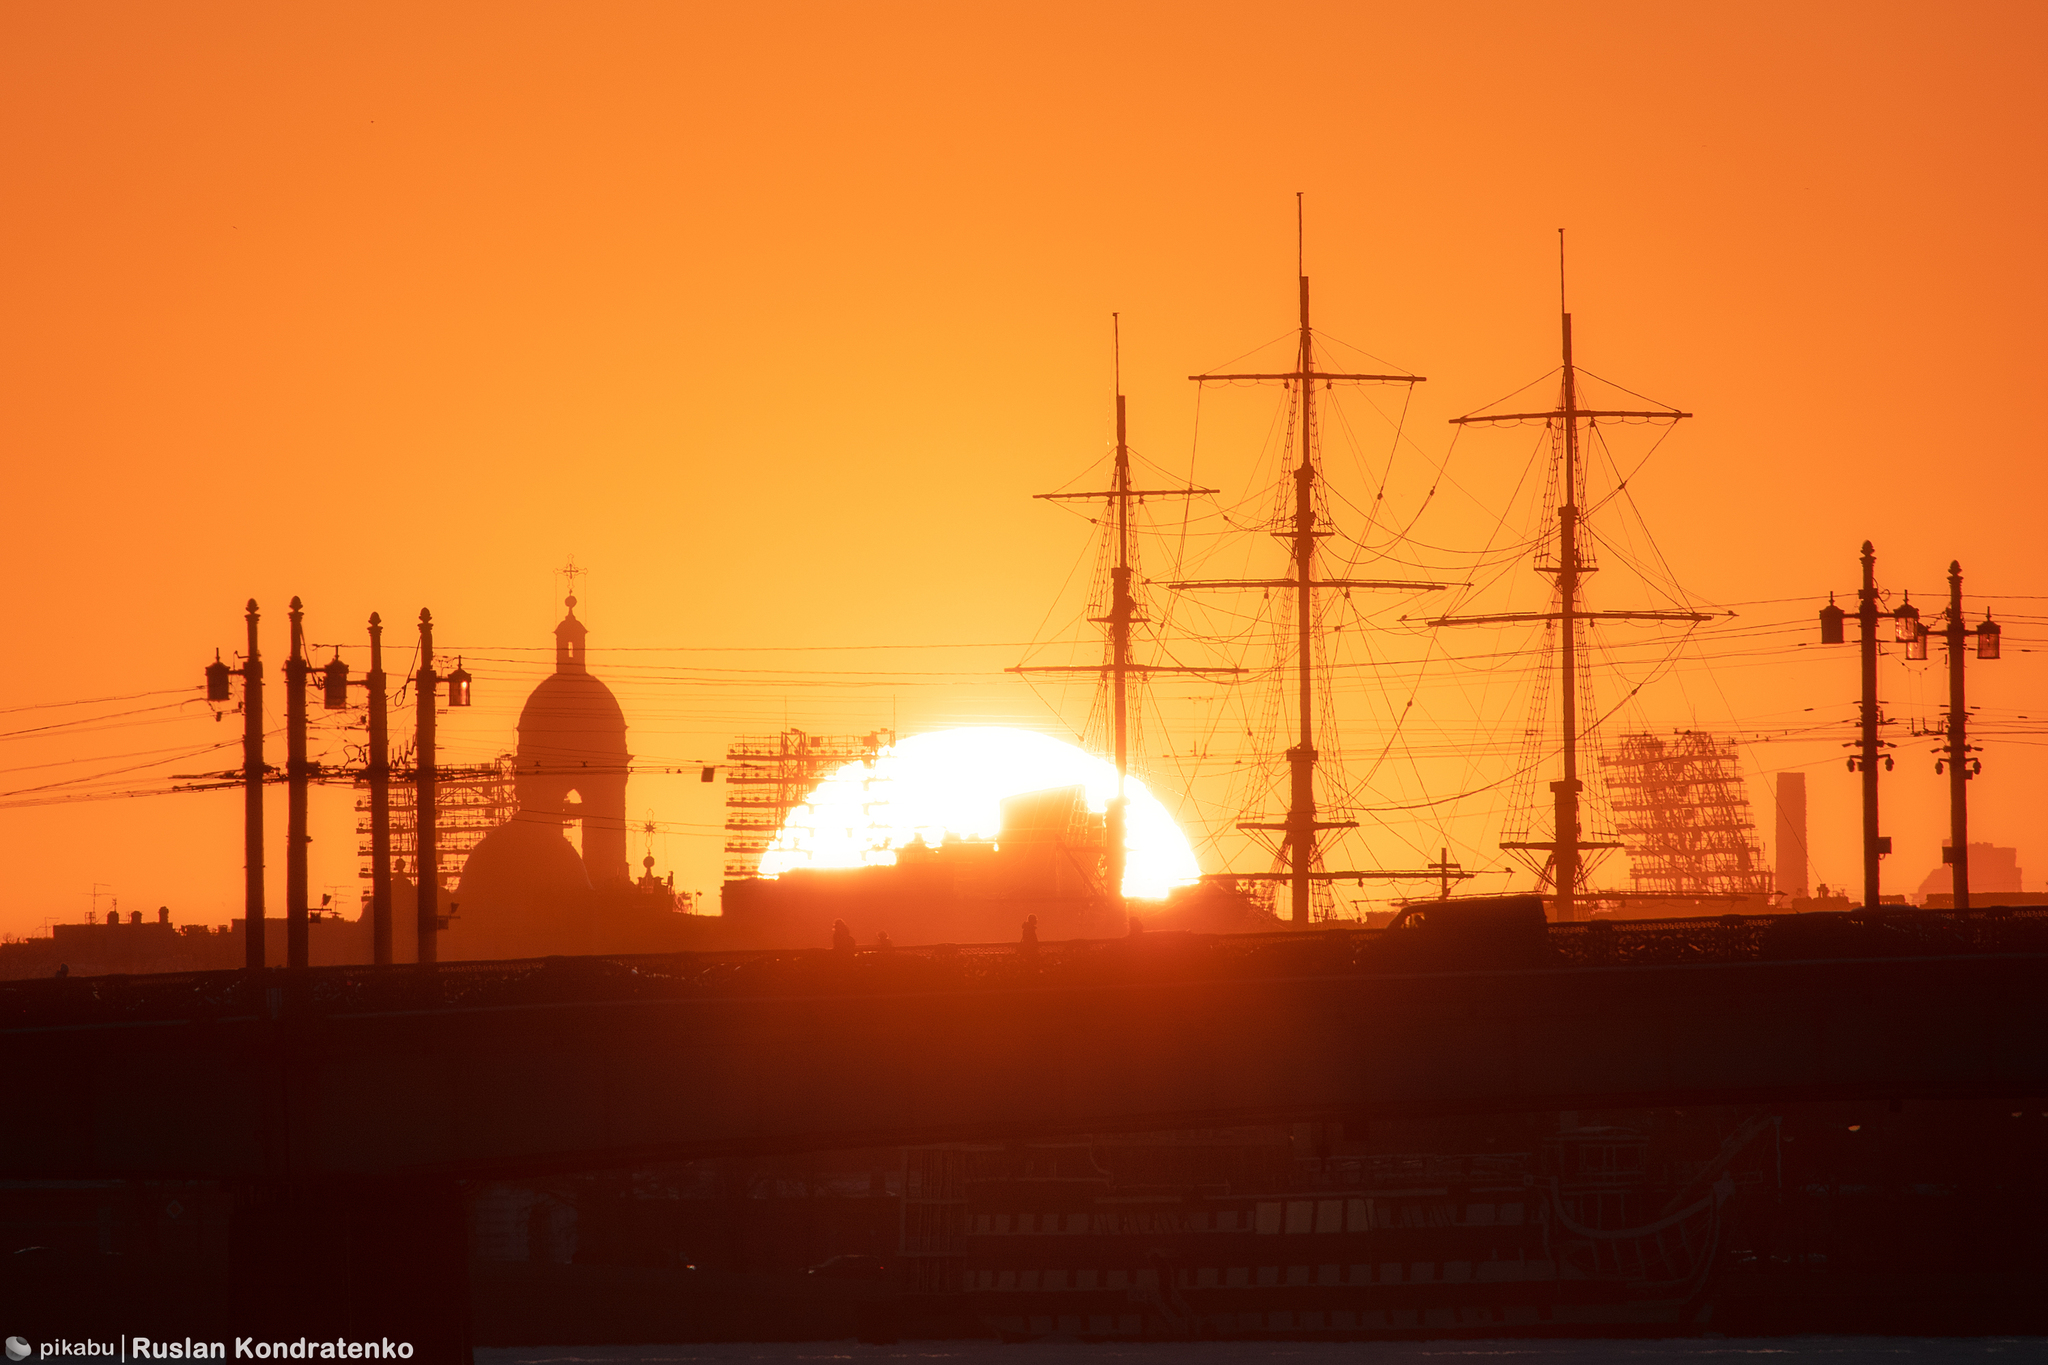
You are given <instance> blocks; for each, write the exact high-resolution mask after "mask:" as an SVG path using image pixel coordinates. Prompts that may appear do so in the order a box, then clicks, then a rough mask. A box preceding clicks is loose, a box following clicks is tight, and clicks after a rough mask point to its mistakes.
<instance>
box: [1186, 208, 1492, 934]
mask: <svg viewBox="0 0 2048 1365" xmlns="http://www.w3.org/2000/svg"><path fill="white" fill-rule="evenodd" d="M1296 257H1297V266H1296V283H1297V289H1298V324H1297V327H1296V329H1295V339H1294V345H1293V363H1292V365H1291V366H1290V367H1289V368H1286V369H1283V370H1268V371H1245V372H1235V371H1231V372H1223V371H1218V372H1210V373H1205V374H1197V375H1191V376H1189V378H1190V379H1192V380H1193V381H1194V382H1195V383H1196V384H1200V385H1207V384H1234V383H1251V384H1278V385H1280V386H1282V387H1283V389H1284V390H1285V393H1286V410H1285V431H1286V436H1285V462H1286V470H1285V475H1284V478H1285V482H1286V487H1285V489H1284V491H1283V494H1282V500H1281V502H1280V504H1279V506H1278V509H1277V511H1276V515H1274V516H1273V517H1272V518H1271V520H1270V521H1268V523H1267V524H1266V525H1265V526H1264V527H1262V528H1261V529H1263V530H1265V531H1266V532H1268V533H1269V534H1271V535H1272V536H1273V537H1275V538H1276V539H1278V540H1280V541H1281V542H1282V543H1283V544H1284V545H1285V547H1286V553H1287V558H1286V563H1285V566H1284V568H1283V569H1282V570H1281V571H1279V572H1276V573H1274V574H1272V575H1270V576H1260V577H1242V578H1187V579H1181V580H1178V581H1175V582H1171V583H1169V584H1167V586H1168V587H1169V588H1171V589H1172V590H1174V591H1175V592H1180V593H1208V592H1213V591H1219V590H1222V591H1230V590H1258V591H1261V592H1263V593H1265V594H1267V596H1268V597H1270V596H1271V594H1273V593H1274V592H1279V593H1281V594H1283V596H1284V597H1285V598H1286V599H1287V600H1288V601H1289V605H1291V607H1292V612H1291V622H1290V623H1289V627H1288V629H1287V630H1286V631H1285V632H1284V634H1281V635H1280V637H1279V640H1278V644H1279V652H1280V660H1279V663H1278V670H1279V672H1280V674H1281V675H1282V676H1283V677H1284V678H1285V679H1286V681H1287V682H1288V683H1290V684H1291V687H1290V692H1291V706H1290V707H1289V710H1290V711H1291V713H1292V714H1291V724H1290V725H1289V727H1288V728H1289V729H1290V730H1291V732H1292V738H1293V741H1294V742H1293V743H1292V744H1291V745H1290V746H1289V747H1288V749H1287V750H1286V764H1287V780H1286V786H1285V790H1284V800H1285V804H1284V807H1283V808H1282V809H1281V810H1280V811H1279V812H1277V813H1276V812H1273V811H1271V810H1270V808H1268V809H1266V810H1254V811H1251V812H1248V815H1249V816H1250V818H1246V819H1242V820H1239V821H1237V822H1236V828H1237V829H1238V830H1240V831H1244V832H1246V833H1249V834H1252V835H1253V836H1254V837H1256V838H1259V839H1260V840H1261V841H1262V842H1263V843H1265V844H1266V846H1267V847H1268V848H1270V849H1271V851H1272V853H1273V857H1274V866H1273V870H1271V871H1269V872H1252V873H1247V874H1239V876H1240V879H1241V880H1251V881H1271V882H1276V883H1279V884H1280V885H1281V886H1283V887H1284V888H1285V890H1286V899H1285V905H1286V914H1285V916H1284V918H1285V919H1286V920H1287V922H1288V923H1290V924H1292V925H1294V926H1296V927H1302V926H1306V925H1308V924H1310V923H1311V922H1314V921H1316V920H1319V919H1324V918H1327V917H1328V916H1329V915H1330V913H1331V912H1332V910H1333V908H1334V898H1333V897H1332V896H1331V895H1330V893H1329V886H1330V884H1331V883H1333V882H1340V881H1356V882H1359V883H1363V882H1366V881H1403V880H1420V881H1436V882H1438V883H1440V884H1441V885H1443V886H1445V887H1446V888H1448V885H1449V883H1450V882H1451V881H1452V880H1457V879H1462V878H1463V877H1465V876H1467V875H1470V874H1467V873H1464V872H1463V871H1462V870H1456V869H1454V868H1452V867H1451V866H1450V864H1449V861H1448V855H1445V856H1444V858H1443V860H1442V861H1441V862H1440V863H1439V865H1438V866H1436V867H1432V868H1421V869H1394V868H1384V867H1374V868H1357V867H1354V868H1344V867H1342V866H1332V865H1331V860H1330V858H1329V853H1330V850H1331V848H1332V846H1333V844H1334V842H1335V841H1334V839H1333V838H1332V837H1331V836H1338V835H1339V832H1341V831H1345V830H1351V829H1356V828H1357V827H1358V821H1357V820H1355V819H1352V818H1348V816H1347V814H1346V813H1345V811H1344V809H1342V804H1343V803H1333V802H1332V801H1331V800H1330V799H1329V796H1328V791H1327V788H1328V785H1329V784H1328V782H1327V779H1325V780H1323V781H1320V782H1319V780H1318V770H1319V768H1320V769H1327V768H1328V766H1329V765H1330V763H1331V762H1332V760H1333V759H1334V758H1335V754H1334V753H1333V752H1330V750H1333V749H1334V748H1335V747H1336V740H1337V734H1338V729H1337V726H1336V724H1335V721H1334V717H1333V716H1332V715H1331V714H1330V711H1331V699H1330V696H1329V690H1328V686H1327V662H1328V661H1327V656H1326V654H1325V652H1324V648H1323V635H1324V631H1325V629H1326V626H1327V622H1326V620H1325V614H1326V608H1327V607H1328V606H1329V605H1330V604H1331V603H1332V602H1334V601H1336V600H1337V599H1339V598H1345V599H1348V598H1349V597H1350V595H1351V594H1352V593H1353V592H1373V593H1377V592H1388V593H1421V592H1436V591H1441V590H1444V589H1447V588H1451V587H1455V586H1459V585H1458V584H1455V583H1452V582H1439V581H1423V580H1415V579H1406V578H1378V577H1366V576H1354V574H1353V572H1352V571H1351V570H1350V569H1349V568H1348V567H1346V568H1339V569H1333V568H1332V567H1331V565H1330V563H1329V562H1328V561H1330V560H1331V559H1332V558H1334V557H1333V556H1330V555H1328V554H1326V553H1325V551H1324V550H1323V548H1322V542H1323V541H1324V540H1325V539H1326V538H1328V537H1330V536H1332V535H1334V534H1336V531H1335V529H1334V519H1333V516H1332V513H1331V506H1330V499H1329V496H1328V489H1327V480H1326V477H1325V474H1324V469H1323V451H1322V446H1323V431H1322V426H1321V423H1320V420H1319V414H1318V409H1317V402H1316V392H1317V386H1319V385H1320V386H1321V387H1322V389H1323V390H1324V392H1325V393H1328V391H1329V390H1330V389H1332V388H1333V387H1334V386H1335V385H1338V384H1344V385H1393V386H1399V387H1402V388H1412V387H1413V386H1414V385H1417V384H1420V383H1422V382H1424V377H1423V376H1422V375H1419V374H1410V373H1407V372H1405V371H1400V370H1398V369H1391V368H1390V369H1388V370H1386V371H1384V372H1360V371H1352V370H1346V369H1342V368H1339V367H1337V366H1333V365H1329V364H1327V363H1325V360H1324V357H1323V355H1322V354H1321V353H1320V351H1319V348H1318V335H1317V333H1316V330H1315V327H1314V325H1313V323H1312V321H1311V318H1310V311H1309V278H1308V275H1307V273H1306V264H1305V252H1304V251H1303V249H1302V232H1301V220H1300V198H1299V196H1297V198H1296ZM1278 794H1279V793H1260V794H1258V800H1259V801H1260V803H1261V804H1262V805H1263V804H1267V803H1269V802H1270V801H1271V800H1272V797H1273V796H1274V795H1278ZM1340 837H1341V836H1340Z"/></svg>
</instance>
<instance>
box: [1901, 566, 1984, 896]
mask: <svg viewBox="0 0 2048 1365" xmlns="http://www.w3.org/2000/svg"><path fill="white" fill-rule="evenodd" d="M1944 615H1945V628H1944V629H1943V631H1942V634H1943V636H1944V637H1945V643H1946V644H1947V645H1948V724H1947V726H1946V727H1945V728H1946V730H1947V738H1948V743H1947V744H1946V745H1944V746H1943V748H1942V749H1937V750H1935V752H1936V753H1942V752H1943V750H1946V755H1945V757H1942V758H1938V759H1936V760H1935V762H1934V771H1935V772H1936V773H1937V774H1939V773H1941V772H1942V771H1943V770H1944V769H1946V770H1947V772H1948V846H1949V854H1948V856H1949V863H1950V872H1951V877H1952V885H1953V887H1954V890H1955V902H1954V903H1955V908H1956V909H1958V910H1967V909H1969V908H1970V797H1969V787H1968V786H1967V783H1968V782H1969V780H1970V779H1971V778H1973V777H1975V776H1976V775H1977V774H1978V773H1979V772H1981V771H1983V766H1984V765H1983V764H1982V763H1981V762H1980V761H1979V760H1977V759H1974V758H1972V757H1970V754H1971V752H1972V746H1971V744H1970V742H1969V717H1970V708H1969V706H1968V705H1967V703H1966V702H1965V699H1964V693H1963V660H1964V659H1965V657H1967V649H1966V647H1967V645H1968V644H1969V639H1970V634H1971V632H1970V628H1969V626H1968V625H1966V624H1965V623H1964V621H1963V566H1962V562H1961V561H1960V560H1953V559H1952V560H1950V561H1949V565H1948V611H1947V612H1946V613H1945V614H1944ZM1926 634H1927V632H1926V631H1925V630H1922V631H1921V632H1920V635H1921V638H1922V640H1923V641H1924V640H1925V638H1926ZM1976 635H1977V657H1978V658H1980V659H1996V658H1997V657H1998V635H1999V631H1998V623H1997V622H1995V621H1993V620H1992V619H1991V613H1990V612H1989V611H1988V610H1987V611H1986V612H1985V613H1984V623H1983V624H1982V625H1980V626H1978V627H1977V630H1976ZM1919 657H1921V658H1923V659H1924V658H1926V657H1927V652H1926V646H1925V644H1924V643H1923V644H1922V646H1921V652H1920V656H1919Z"/></svg>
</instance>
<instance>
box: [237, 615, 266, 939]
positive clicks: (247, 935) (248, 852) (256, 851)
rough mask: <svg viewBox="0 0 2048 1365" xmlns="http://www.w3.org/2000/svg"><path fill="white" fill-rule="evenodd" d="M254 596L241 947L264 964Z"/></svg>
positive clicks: (259, 683)
mask: <svg viewBox="0 0 2048 1365" xmlns="http://www.w3.org/2000/svg"><path fill="white" fill-rule="evenodd" d="M261 619H262V618H261V617H259V616H258V615H257V614H256V599H255V598H253V597H252V598H250V599H249V607H248V621H249V646H248V653H247V654H246V655H245V656H244V657H243V660H242V907H243V908H242V914H243V916H244V918H243V927H242V947H243V960H244V962H245V963H246V965H247V966H248V967H249V969H250V970H251V971H261V970H262V969H263V658H262V655H261V654H260V653H259V652H258V650H257V647H256V623H257V622H258V621H259V620H261Z"/></svg>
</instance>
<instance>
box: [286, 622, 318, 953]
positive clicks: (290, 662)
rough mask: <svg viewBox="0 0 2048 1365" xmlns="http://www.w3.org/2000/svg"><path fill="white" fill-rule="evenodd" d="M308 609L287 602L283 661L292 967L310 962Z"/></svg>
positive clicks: (288, 934) (288, 935)
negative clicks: (288, 618) (288, 649)
mask: <svg viewBox="0 0 2048 1365" xmlns="http://www.w3.org/2000/svg"><path fill="white" fill-rule="evenodd" d="M305 620H306V613H305V609H304V607H303V606H302V605H301V604H300V602H299V599H298V598H296V597H294V598H293V599H292V606H291V652H290V653H289V654H287V655H286V656H285V661H284V718H285V741H284V742H285V762H284V772H285V792H286V798H285V851H284V913H285V926H284V941H285V965H286V966H288V967H291V968H293V969H294V970H297V969H301V968H304V967H307V966H310V965H311V964H312V953H311V944H310V941H309V938H308V935H309V933H310V930H309V928H308V926H307V922H306V909H307V907H306V845H307V844H308V843H309V842H310V841H311V837H312V836H311V835H309V834H308V833H307V831H306V788H307V780H306V779H307V767H306V630H305Z"/></svg>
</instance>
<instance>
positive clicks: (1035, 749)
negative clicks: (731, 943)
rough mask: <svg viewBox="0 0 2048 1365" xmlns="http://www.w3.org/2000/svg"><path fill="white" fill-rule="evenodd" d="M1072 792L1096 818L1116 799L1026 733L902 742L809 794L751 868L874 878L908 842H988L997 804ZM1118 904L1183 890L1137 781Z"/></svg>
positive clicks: (1054, 747)
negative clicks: (835, 871) (867, 871)
mask: <svg viewBox="0 0 2048 1365" xmlns="http://www.w3.org/2000/svg"><path fill="white" fill-rule="evenodd" d="M1075 785H1079V786H1081V787H1082V788H1084V790H1085V792H1086V796H1087V801H1088V809H1089V810H1090V811H1092V812H1095V813H1097V814H1100V813H1101V812H1103V811H1105V810H1107V809H1108V807H1109V802H1110V800H1111V799H1112V798H1113V797H1114V796H1115V795H1116V769H1115V768H1114V767H1112V766H1111V765H1110V764H1108V763H1107V762H1105V761H1103V760H1102V759H1099V758H1096V757H1094V756H1092V755H1091V754H1089V753H1087V752H1086V751H1085V750H1082V749H1079V748H1077V747H1075V746H1074V745H1072V744H1068V743H1065V742H1063V741H1061V740H1057V739H1054V738H1052V737H1051V736H1049V735H1041V734H1037V733H1034V732H1033V731H1030V730H1012V729H1006V728H1003V727H1001V726H978V727H975V728H971V729H962V730H940V731H936V732H934V733H931V734H923V735H911V736H909V737H908V738H906V739H903V740H901V741H900V742H898V743H897V744H895V745H893V746H891V747H889V748H885V749H883V750H882V751H881V753H880V754H879V755H878V756H877V758H876V760H875V763H874V766H873V767H872V768H870V767H869V766H868V765H866V764H864V763H849V764H847V765H845V766H844V767H842V768H840V769H839V771H838V772H836V773H834V774H833V775H832V776H831V777H829V778H827V779H826V780H825V781H824V782H823V783H821V784H819V786H818V789H817V791H816V792H814V793H812V795H811V798H810V800H809V802H808V803H807V804H805V805H802V806H799V807H797V808H796V809H795V810H794V811H792V812H790V816H789V819H788V821H787V822H786V823H785V824H784V825H783V827H782V831H781V832H780V833H779V834H778V835H777V836H776V838H775V842H774V843H773V844H772V845H771V846H770V847H769V850H768V852H767V854H766V855H765V856H764V857H763V858H762V859H761V874H762V875H763V876H768V877H772V876H775V875H776V874H778V873H782V872H787V871H790V870H791V869H793V868H799V867H860V866H863V865H869V866H885V865H887V864H890V863H893V862H895V861H896V850H897V849H899V848H902V847H903V846H904V845H906V844H909V843H911V842H913V841H914V840H917V839H920V838H921V839H923V840H924V841H925V842H926V843H930V844H937V843H939V842H941V841H942V840H944V839H945V837H946V836H947V835H949V834H950V835H954V836H956V837H959V838H964V839H992V838H994V837H996V835H997V833H998V832H999V831H1000V829H1001V825H1002V809H1001V807H1002V802H1003V800H1004V798H1006V797H1011V796H1017V795H1019V794H1021V793H1024V792H1033V791H1043V790H1045V789H1046V788H1048V787H1068V786H1075ZM1129 797H1130V817H1129V833H1128V835H1127V838H1126V842H1127V846H1128V848H1129V851H1130V861H1129V863H1128V867H1127V870H1126V872H1125V874H1124V894H1125V895H1127V896H1132V897H1136V898H1139V899H1145V900H1158V899H1161V898H1163V897H1164V896H1165V895H1166V893H1167V891H1168V890H1169V889H1170V888H1172V887H1174V886H1178V885H1184V884H1186V883H1189V882H1192V881H1194V880H1195V879H1196V878H1197V877H1198V876H1199V875H1200V870H1199V869H1198V868H1197V866H1196V864H1195V855H1194V850H1192V849H1191V848H1189V847H1188V841H1187V836H1186V835H1184V834H1182V833H1181V831H1180V827H1179V826H1178V825H1176V824H1175V823H1174V820H1173V817H1172V816H1171V815H1169V814H1168V813H1167V810H1166V807H1164V806H1162V805H1161V804H1159V801H1158V799H1157V798H1156V797H1154V796H1153V795H1152V793H1151V792H1149V791H1147V790H1146V789H1145V784H1144V783H1142V782H1140V781H1138V780H1137V779H1136V778H1131V779H1130V780H1129Z"/></svg>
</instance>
